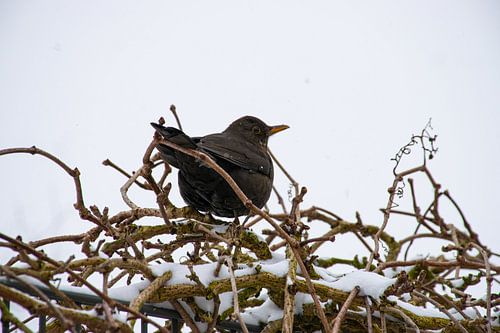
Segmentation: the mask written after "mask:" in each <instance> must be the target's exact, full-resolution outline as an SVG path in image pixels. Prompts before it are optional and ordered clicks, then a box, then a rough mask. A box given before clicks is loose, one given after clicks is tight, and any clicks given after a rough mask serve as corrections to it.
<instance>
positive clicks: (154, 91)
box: [0, 0, 500, 257]
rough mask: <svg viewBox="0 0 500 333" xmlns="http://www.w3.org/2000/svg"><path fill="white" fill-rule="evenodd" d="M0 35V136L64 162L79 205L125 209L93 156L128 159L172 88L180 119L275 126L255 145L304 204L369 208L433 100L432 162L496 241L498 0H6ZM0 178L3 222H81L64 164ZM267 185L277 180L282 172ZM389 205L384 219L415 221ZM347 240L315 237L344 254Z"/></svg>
mask: <svg viewBox="0 0 500 333" xmlns="http://www.w3.org/2000/svg"><path fill="white" fill-rule="evenodd" d="M0 45H1V51H0V147H1V148H6V147H25V146H31V145H37V146H38V147H40V148H42V149H45V150H47V151H49V152H51V153H53V154H55V155H57V156H59V157H60V158H61V159H62V160H64V161H65V162H67V163H68V164H69V165H70V166H78V168H79V169H80V171H81V172H82V182H83V187H84V195H85V199H86V203H87V204H97V205H98V206H100V207H101V208H102V207H103V206H105V205H107V206H109V207H110V210H111V213H116V212H117V211H120V210H123V209H125V208H126V207H125V205H124V204H123V203H122V202H121V199H120V193H119V187H120V186H121V185H122V184H123V183H124V182H125V179H124V178H123V177H122V176H120V175H118V174H117V173H116V172H114V171H113V170H111V169H109V168H106V167H104V166H102V165H101V161H103V160H104V159H106V158H110V159H111V160H112V161H114V162H116V163H118V164H119V165H120V166H122V167H124V168H125V169H127V170H129V171H131V170H134V169H137V168H138V167H139V166H140V165H141V158H142V154H143V152H144V149H145V147H146V145H147V144H148V143H149V141H150V139H151V135H152V133H153V129H152V128H151V127H150V125H149V122H151V121H155V120H157V119H158V118H159V117H160V116H165V117H166V118H167V121H168V122H169V123H170V124H172V122H173V118H172V117H171V115H170V114H169V112H168V107H169V105H170V104H172V103H173V104H176V105H177V108H178V111H179V113H180V117H181V119H182V122H183V125H184V129H185V130H186V132H188V133H189V134H191V135H203V134H208V133H213V132H218V131H221V130H223V129H224V128H225V127H226V126H227V125H228V124H229V123H230V122H231V121H233V120H234V119H236V118H238V117H240V116H242V115H247V114H248V115H255V116H258V117H260V118H261V119H263V120H264V121H266V122H267V123H269V124H281V123H286V124H288V125H290V127H291V128H290V129H289V130H287V131H286V132H283V133H280V134H279V135H277V136H276V137H274V138H273V139H272V140H271V143H270V146H271V148H272V150H273V152H274V153H275V154H276V155H277V156H279V158H280V159H281V161H282V162H283V163H284V164H285V165H286V166H287V168H288V170H289V171H290V172H291V173H292V174H293V175H294V177H295V178H296V179H297V180H298V181H300V183H301V184H302V185H305V186H307V187H308V189H309V193H308V194H307V196H306V202H305V204H304V206H310V205H312V204H315V205H318V206H323V207H325V208H328V209H330V210H332V211H334V212H336V213H338V214H340V215H341V216H343V217H344V218H346V219H350V220H353V219H354V215H355V211H356V210H358V211H360V213H361V215H362V217H363V220H364V222H365V223H370V224H380V223H381V220H382V214H381V213H380V212H379V211H378V209H379V208H381V207H384V206H385V204H386V201H387V192H386V189H387V188H388V187H389V186H390V184H391V182H392V173H391V172H392V166H393V164H392V162H391V161H390V158H391V157H392V156H393V155H394V153H395V152H396V151H397V150H398V149H399V147H401V146H402V145H403V144H405V143H406V142H407V141H408V139H409V137H410V135H411V134H413V133H417V132H418V131H420V130H421V129H422V127H423V126H424V125H425V124H426V122H427V120H428V119H429V118H430V117H432V119H433V125H434V128H435V130H436V133H437V134H438V146H439V148H440V151H439V153H438V155H437V156H436V159H435V160H433V161H432V163H431V164H430V168H431V170H432V171H433V173H434V176H435V177H436V178H437V180H438V181H439V182H440V183H441V184H442V185H443V187H444V188H448V189H449V190H450V191H451V194H452V195H453V196H454V197H455V199H456V200H457V201H458V202H459V203H460V205H461V207H462V208H463V210H464V212H465V214H466V216H467V218H468V219H469V221H470V222H471V224H472V225H473V227H474V228H475V229H476V230H477V231H478V232H479V234H480V236H481V239H482V240H483V242H484V243H486V244H487V245H488V246H490V247H491V248H493V249H494V250H496V251H498V250H499V249H500V247H499V245H498V234H499V233H498V230H499V218H498V213H497V209H498V207H499V206H500V199H499V194H498V189H499V188H500V172H499V171H498V170H499V167H498V165H499V164H500V161H499V157H498V156H499V153H500V149H499V148H498V144H499V143H500V134H499V131H498V129H497V128H498V126H499V125H500V111H499V105H500V3H499V2H498V1H457V0H453V1H406V2H404V3H402V2H399V1H377V2H373V1H343V2H340V1H314V2H313V1H307V2H306V1H210V2H209V1H177V2H174V1H148V2H134V1H122V0H120V1H105V2H104V1H43V2H42V1H5V0H3V1H0ZM172 181H173V182H174V183H176V180H172ZM0 182H1V184H2V190H1V191H0V210H1V212H2V218H1V219H0V230H2V232H6V233H8V234H10V235H13V236H15V235H17V234H21V235H24V236H25V239H35V238H42V237H48V236H53V235H57V234H65V233H77V232H82V231H84V230H86V229H88V228H89V227H90V226H89V225H88V224H86V223H85V222H82V221H80V220H79V218H78V214H77V212H76V211H75V210H74V209H73V208H72V204H73V202H74V200H75V199H74V191H73V183H72V180H71V179H70V178H69V177H68V176H67V175H65V174H64V173H63V172H62V171H61V170H60V169H58V168H57V167H56V166H55V165H53V164H51V163H50V162H49V161H47V160H44V159H42V158H40V157H31V156H28V155H22V156H21V155H20V156H6V157H1V158H0ZM276 184H277V186H278V187H279V188H280V189H281V190H282V191H283V192H284V194H285V195H286V191H287V189H288V185H287V183H286V181H285V180H284V179H283V177H282V176H279V175H278V176H277V180H276ZM417 186H418V188H417V191H419V193H422V192H424V189H425V191H426V192H429V190H428V188H427V187H426V186H427V184H426V183H424V182H423V181H422V182H420V183H418V184H417ZM174 192H175V189H174ZM132 197H133V198H134V199H135V200H137V201H138V202H139V203H140V204H141V205H144V206H150V207H154V206H155V198H154V197H153V196H152V195H150V194H142V193H140V192H138V191H134V192H132ZM408 198H409V197H408V196H407V197H406V199H408ZM174 199H175V201H176V203H177V204H181V200H180V199H179V196H176V197H175V198H174ZM272 201H273V202H275V199H272ZM422 206H423V207H424V205H423V204H422ZM445 208H446V207H444V208H443V209H445ZM445 218H446V219H447V220H446V222H459V220H457V219H456V215H450V216H449V217H448V216H447V215H445ZM391 222H393V223H390V225H389V230H390V231H392V232H394V233H396V235H398V236H403V235H405V236H406V235H407V234H408V233H409V232H410V230H411V229H413V227H414V222H411V223H410V222H409V221H408V220H406V221H403V220H401V221H399V220H394V221H392V220H391ZM314 227H315V225H313V228H314ZM339 238H341V237H339ZM350 241H351V240H350V239H347V240H342V239H338V240H337V241H336V242H335V243H334V244H333V245H332V246H331V247H329V248H328V249H326V250H324V251H323V252H322V254H323V255H335V256H342V257H352V256H353V255H354V254H355V253H356V252H357V251H358V250H357V248H356V247H354V246H351V243H350ZM426 251H430V250H427V248H426V247H422V246H421V247H420V252H422V253H423V254H426ZM60 255H61V256H62V257H65V256H67V253H60Z"/></svg>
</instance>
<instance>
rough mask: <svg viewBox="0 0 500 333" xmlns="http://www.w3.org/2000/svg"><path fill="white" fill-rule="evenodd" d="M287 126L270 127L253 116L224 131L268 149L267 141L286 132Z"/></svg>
mask: <svg viewBox="0 0 500 333" xmlns="http://www.w3.org/2000/svg"><path fill="white" fill-rule="evenodd" d="M287 128H288V126H287V125H276V126H268V125H266V123H264V122H263V121H262V120H260V119H259V118H256V117H252V116H244V117H241V118H240V119H237V120H235V121H233V122H232V123H231V125H229V127H228V128H227V129H226V130H225V131H224V132H226V133H228V132H229V133H232V134H233V135H237V136H239V137H242V138H243V139H245V140H247V141H249V142H253V143H258V144H260V145H262V146H264V147H267V140H268V139H269V137H270V136H271V135H273V134H276V133H278V132H281V131H283V130H286V129H287Z"/></svg>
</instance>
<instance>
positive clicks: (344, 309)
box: [332, 286, 360, 333]
mask: <svg viewBox="0 0 500 333" xmlns="http://www.w3.org/2000/svg"><path fill="white" fill-rule="evenodd" d="M359 290H360V288H359V286H356V287H354V289H353V290H351V292H350V293H349V296H348V297H347V299H346V300H345V302H344V304H343V305H342V308H341V309H340V311H339V313H338V314H337V316H336V317H335V319H334V320H333V322H332V325H333V329H332V333H339V332H340V325H341V324H342V320H344V317H345V315H346V313H347V310H348V309H349V307H350V306H351V303H352V301H353V300H354V299H355V298H356V296H357V295H358V293H359Z"/></svg>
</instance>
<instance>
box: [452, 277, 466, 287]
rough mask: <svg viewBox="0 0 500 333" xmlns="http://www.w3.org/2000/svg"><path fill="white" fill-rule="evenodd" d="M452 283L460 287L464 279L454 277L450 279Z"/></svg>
mask: <svg viewBox="0 0 500 333" xmlns="http://www.w3.org/2000/svg"><path fill="white" fill-rule="evenodd" d="M450 283H451V285H452V286H453V287H454V288H460V287H462V286H463V285H464V279H462V278H459V279H453V280H450Z"/></svg>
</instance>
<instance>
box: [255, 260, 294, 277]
mask: <svg viewBox="0 0 500 333" xmlns="http://www.w3.org/2000/svg"><path fill="white" fill-rule="evenodd" d="M289 264H290V262H289V260H288V259H285V260H281V261H279V262H274V261H273V260H272V259H271V260H270V262H269V263H268V261H264V262H263V263H262V264H261V265H260V266H261V271H262V272H268V273H271V274H274V275H276V276H278V277H284V276H286V275H287V274H288V267H289Z"/></svg>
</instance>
